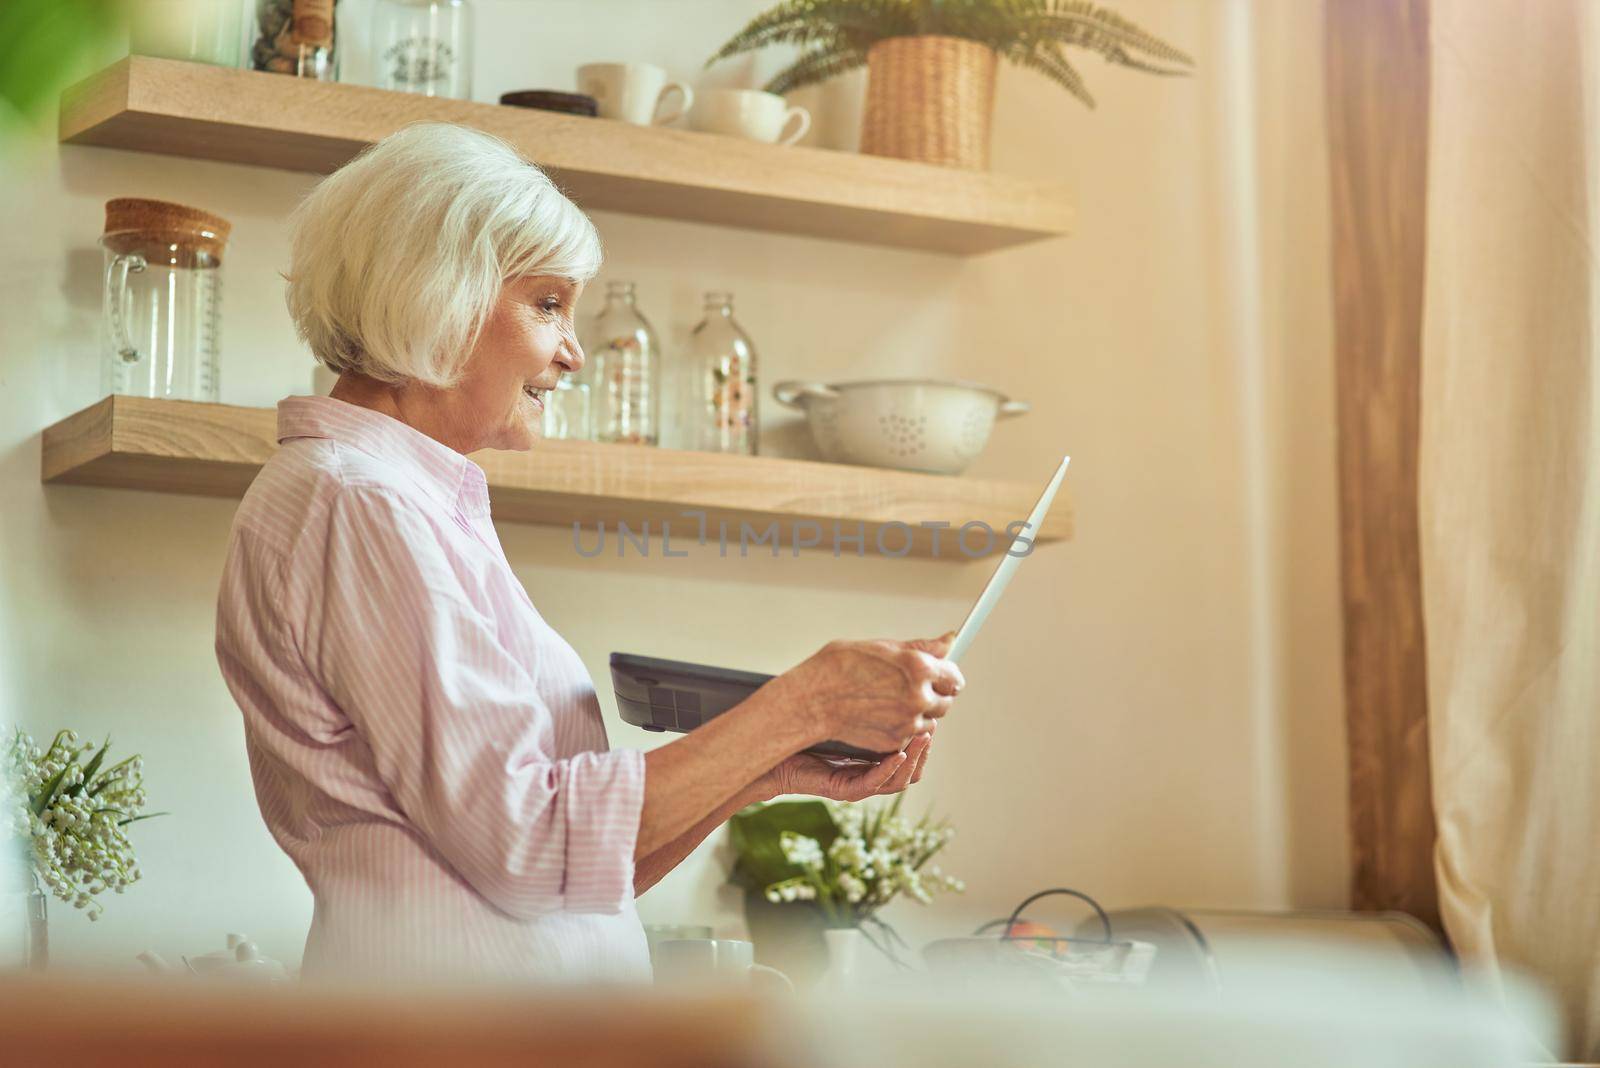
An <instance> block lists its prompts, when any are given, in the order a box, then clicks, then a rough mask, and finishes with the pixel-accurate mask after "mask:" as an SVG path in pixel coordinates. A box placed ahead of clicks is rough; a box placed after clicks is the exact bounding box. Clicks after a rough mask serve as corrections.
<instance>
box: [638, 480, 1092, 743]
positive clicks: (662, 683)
mask: <svg viewBox="0 0 1600 1068" xmlns="http://www.w3.org/2000/svg"><path fill="white" fill-rule="evenodd" d="M1071 462H1072V458H1071V457H1070V456H1067V457H1063V458H1062V460H1061V465H1060V466H1059V467H1057V468H1056V470H1055V474H1054V475H1053V476H1052V477H1051V479H1050V482H1049V483H1048V484H1047V485H1046V486H1045V489H1044V492H1043V493H1042V494H1040V496H1039V500H1038V501H1037V502H1036V503H1035V504H1034V506H1033V511H1032V512H1031V513H1030V514H1029V516H1028V525H1027V526H1026V527H1025V528H1023V529H1024V530H1025V531H1026V532H1027V533H1028V534H1029V535H1030V536H1035V535H1036V534H1037V532H1038V530H1039V527H1040V525H1041V524H1042V523H1043V522H1044V517H1045V514H1046V513H1047V512H1049V510H1050V503H1051V502H1052V501H1053V500H1055V495H1056V490H1057V489H1059V488H1060V487H1061V480H1062V478H1063V477H1064V476H1065V475H1066V473H1067V465H1068V464H1069V463H1071ZM1028 555H1031V553H1025V554H1022V555H1013V554H1012V553H1010V552H1002V553H1001V554H1000V563H999V564H998V565H996V567H995V569H994V573H993V574H991V575H990V576H989V581H988V583H986V584H985V585H984V588H983V592H982V593H981V594H979V595H978V599H977V601H976V602H974V603H973V606H972V610H971V611H969V612H968V613H967V618H966V620H965V621H964V622H963V623H962V624H961V630H960V631H959V632H958V633H957V634H956V638H955V641H954V642H953V643H952V645H951V648H950V655H949V659H951V660H957V659H959V658H960V657H961V655H962V654H963V653H965V652H966V650H967V647H968V646H969V645H971V644H972V640H973V639H974V638H975V637H977V634H978V630H979V629H980V628H981V627H982V626H983V623H984V621H985V620H986V619H988V618H989V613H990V611H991V610H993V608H994V606H995V604H996V603H997V602H998V601H999V599H1000V595H1001V593H1003V592H1004V591H1005V588H1006V586H1007V584H1009V583H1010V581H1011V576H1012V575H1013V574H1014V573H1015V572H1016V570H1017V567H1018V566H1019V565H1020V564H1021V563H1022V561H1023V560H1025V559H1026V558H1027V556H1028ZM773 677H774V676H772V675H762V674H758V673H756V672H753V671H736V670H734V669H733V668H722V667H712V666H710V665H708V664H692V663H688V662H686V661H683V660H661V659H658V658H656V657H651V656H637V655H635V654H633V653H612V654H611V685H612V688H613V690H614V691H615V693H616V695H617V711H618V712H619V713H620V714H621V715H622V720H623V722H624V723H631V724H633V725H634V726H635V727H643V728H644V729H645V730H647V731H676V732H679V733H687V732H689V731H692V730H694V729H695V728H696V727H698V726H700V724H702V723H704V722H706V721H707V720H709V719H712V718H714V717H716V716H720V715H721V714H722V713H724V712H726V711H727V710H728V709H730V708H732V707H733V706H734V705H737V704H740V703H741V702H743V701H745V700H746V699H748V698H749V697H750V695H751V694H753V693H755V692H756V691H757V690H759V689H760V688H761V687H762V686H763V685H765V684H766V683H768V682H770V681H772V679H773ZM806 752H808V753H815V754H816V755H817V756H820V757H824V758H827V759H829V760H830V761H832V762H835V763H866V764H876V763H877V762H878V761H880V760H882V759H883V758H884V757H886V756H888V755H889V754H888V753H874V752H872V751H870V750H867V749H861V748H859V747H857V746H853V745H847V744H845V743H844V742H822V743H821V744H819V745H814V746H812V747H811V748H810V749H807V750H806Z"/></svg>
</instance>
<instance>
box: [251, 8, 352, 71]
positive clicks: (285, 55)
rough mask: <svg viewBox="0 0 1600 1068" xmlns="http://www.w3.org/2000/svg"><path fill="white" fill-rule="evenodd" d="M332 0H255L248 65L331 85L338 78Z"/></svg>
mask: <svg viewBox="0 0 1600 1068" xmlns="http://www.w3.org/2000/svg"><path fill="white" fill-rule="evenodd" d="M334 3H335V0H256V39H255V44H253V45H252V46H251V47H250V66H251V67H252V68H254V69H255V70H264V71H270V72H272V73H274V74H293V75H294V76H296V77H298V78H314V79H316V80H317V81H319V82H331V81H336V80H338V77H339V54H338V51H337V49H336V44H337V42H336V41H335V39H334V38H335V32H336V29H337V26H336V15H335V12H334Z"/></svg>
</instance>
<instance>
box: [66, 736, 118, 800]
mask: <svg viewBox="0 0 1600 1068" xmlns="http://www.w3.org/2000/svg"><path fill="white" fill-rule="evenodd" d="M110 749H111V736H110V735H109V734H108V735H106V740H105V744H104V745H102V746H101V747H100V751H99V752H98V753H96V754H95V755H94V759H93V760H91V761H89V763H88V765H87V766H86V767H85V768H84V769H83V778H81V779H79V780H78V783H77V785H75V786H72V787H69V788H68V790H67V796H68V797H77V796H78V795H79V794H81V793H83V791H84V790H86V789H88V788H89V783H90V782H91V781H92V780H93V779H94V773H95V772H97V771H99V770H100V765H101V763H102V762H104V760H105V758H106V753H107V752H109V751H110Z"/></svg>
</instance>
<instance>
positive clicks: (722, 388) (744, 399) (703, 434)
mask: <svg viewBox="0 0 1600 1068" xmlns="http://www.w3.org/2000/svg"><path fill="white" fill-rule="evenodd" d="M689 359H690V365H691V367H692V368H693V372H692V373H693V375H694V387H695V391H696V397H695V399H694V404H693V407H692V408H691V412H692V413H693V415H692V418H693V421H694V424H695V433H694V435H693V437H692V439H691V440H692V441H693V444H692V445H691V446H690V447H691V448H697V449H700V450H701V451H703V452H738V453H745V454H747V455H751V456H754V455H755V453H756V431H757V423H756V393H757V388H756V350H755V346H754V345H752V344H751V343H750V338H749V335H747V334H746V333H745V332H744V330H742V329H741V328H740V326H739V324H738V322H737V321H735V320H734V318H733V294H732V293H716V292H713V293H707V294H706V307H705V318H704V319H702V320H701V321H700V325H699V326H696V327H695V328H694V332H693V333H691V334H690V335H689Z"/></svg>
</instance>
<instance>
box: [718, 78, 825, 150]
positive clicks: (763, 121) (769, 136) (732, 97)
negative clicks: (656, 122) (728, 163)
mask: <svg viewBox="0 0 1600 1068" xmlns="http://www.w3.org/2000/svg"><path fill="white" fill-rule="evenodd" d="M796 118H798V119H799V120H800V121H799V123H798V124H797V125H795V128H794V131H793V132H792V133H789V134H787V135H785V134H784V132H783V131H784V129H785V128H787V127H788V126H789V124H790V123H791V122H793V121H794V120H795V119H796ZM689 125H690V126H693V127H694V128H695V129H696V130H703V131H705V132H706V133H716V134H726V135H727V136H729V137H747V138H749V139H750V140H752V141H765V142H766V143H767V144H769V145H770V144H779V145H792V144H794V143H795V142H796V141H798V140H800V138H802V137H804V136H805V135H806V131H807V130H809V129H811V113H810V112H809V111H807V110H806V109H805V108H803V107H799V106H796V107H790V106H789V102H788V101H787V100H785V99H784V98H783V97H781V96H778V95H777V94H775V93H763V92H761V91H760V90H758V89H702V90H701V91H700V95H699V97H698V99H697V100H696V102H695V105H694V109H693V110H692V111H690V112H689Z"/></svg>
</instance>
